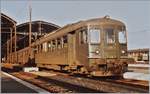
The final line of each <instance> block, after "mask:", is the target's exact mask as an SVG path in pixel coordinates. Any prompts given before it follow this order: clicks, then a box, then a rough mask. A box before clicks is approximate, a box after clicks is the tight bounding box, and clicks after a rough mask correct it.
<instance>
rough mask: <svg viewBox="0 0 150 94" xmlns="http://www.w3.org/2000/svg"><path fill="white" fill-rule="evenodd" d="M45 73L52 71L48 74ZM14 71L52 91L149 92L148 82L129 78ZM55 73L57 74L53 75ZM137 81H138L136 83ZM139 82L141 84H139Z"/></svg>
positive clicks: (24, 78) (21, 77)
mask: <svg viewBox="0 0 150 94" xmlns="http://www.w3.org/2000/svg"><path fill="white" fill-rule="evenodd" d="M43 73H50V74H51V75H49V74H48V75H47V74H44V75H43ZM43 73H42V72H39V73H37V72H32V73H25V72H13V73H11V74H12V75H14V76H16V77H18V78H20V79H23V80H25V81H28V82H30V83H32V84H35V85H37V86H39V87H41V88H43V89H46V90H48V91H49V92H52V93H58V92H59V93H102V92H103V93H104V92H107V93H116V92H119V93H148V92H149V86H148V84H145V83H147V82H142V81H141V82H140V81H139V82H140V83H139V82H138V81H137V80H136V81H135V80H131V79H130V81H129V79H128V80H127V79H120V80H114V79H113V80H112V79H99V78H95V79H93V78H92V77H83V76H72V75H68V74H66V73H60V72H54V71H53V72H50V71H44V72H43ZM53 74H55V75H53ZM135 82H136V83H135ZM138 83H139V84H138Z"/></svg>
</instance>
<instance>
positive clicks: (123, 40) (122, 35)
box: [119, 31, 126, 43]
mask: <svg viewBox="0 0 150 94" xmlns="http://www.w3.org/2000/svg"><path fill="white" fill-rule="evenodd" d="M119 43H126V32H125V31H119Z"/></svg>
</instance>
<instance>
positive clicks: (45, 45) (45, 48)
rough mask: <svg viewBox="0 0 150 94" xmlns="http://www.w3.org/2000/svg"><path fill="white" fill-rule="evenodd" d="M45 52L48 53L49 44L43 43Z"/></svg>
mask: <svg viewBox="0 0 150 94" xmlns="http://www.w3.org/2000/svg"><path fill="white" fill-rule="evenodd" d="M43 51H44V52H47V42H45V43H43Z"/></svg>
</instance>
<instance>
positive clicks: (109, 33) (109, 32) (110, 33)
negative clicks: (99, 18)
mask: <svg viewBox="0 0 150 94" xmlns="http://www.w3.org/2000/svg"><path fill="white" fill-rule="evenodd" d="M105 32H106V41H107V43H115V33H114V29H112V28H107V29H105Z"/></svg>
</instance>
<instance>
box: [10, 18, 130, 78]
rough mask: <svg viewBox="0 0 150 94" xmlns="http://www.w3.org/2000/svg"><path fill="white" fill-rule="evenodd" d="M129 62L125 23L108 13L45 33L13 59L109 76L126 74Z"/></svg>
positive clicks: (24, 63)
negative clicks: (107, 14)
mask: <svg viewBox="0 0 150 94" xmlns="http://www.w3.org/2000/svg"><path fill="white" fill-rule="evenodd" d="M14 55H15V53H12V55H11V56H12V57H13V56H14ZM7 58H9V57H7ZM29 61H30V62H29ZM12 62H13V61H12ZM128 62H130V61H129V59H128V56H127V30H126V25H125V24H124V23H123V22H122V21H119V20H115V19H112V18H110V17H109V16H105V17H101V18H93V19H89V20H84V21H79V22H76V23H72V24H68V25H66V26H64V27H62V28H59V29H57V30H54V31H53V32H51V33H49V34H47V35H44V36H43V37H41V38H40V39H37V40H36V41H34V42H33V43H32V44H31V46H30V47H26V48H23V49H21V50H19V51H17V60H16V62H13V63H14V64H15V63H17V64H18V65H19V66H24V65H27V64H30V65H34V66H36V67H39V68H47V69H54V70H60V71H68V72H71V73H80V74H89V75H92V76H100V77H107V76H123V73H124V72H126V71H127V67H128ZM31 63H32V64H31Z"/></svg>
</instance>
